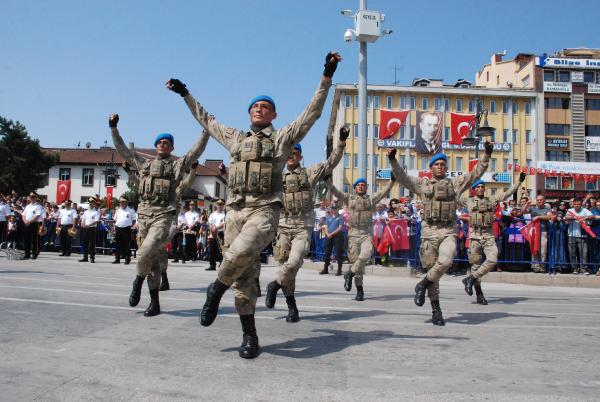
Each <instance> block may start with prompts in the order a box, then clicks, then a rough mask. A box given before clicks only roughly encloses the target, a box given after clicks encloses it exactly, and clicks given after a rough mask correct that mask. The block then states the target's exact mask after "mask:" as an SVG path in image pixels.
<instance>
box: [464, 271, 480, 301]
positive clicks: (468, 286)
mask: <svg viewBox="0 0 600 402" xmlns="http://www.w3.org/2000/svg"><path fill="white" fill-rule="evenodd" d="M476 280H477V278H475V277H474V276H473V275H469V276H467V277H466V278H465V279H463V280H462V283H463V285H465V292H467V294H468V295H469V296H473V285H474V284H475V281H476Z"/></svg>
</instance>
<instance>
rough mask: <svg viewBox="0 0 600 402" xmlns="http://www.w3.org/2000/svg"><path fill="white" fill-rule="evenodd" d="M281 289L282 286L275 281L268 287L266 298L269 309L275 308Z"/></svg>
mask: <svg viewBox="0 0 600 402" xmlns="http://www.w3.org/2000/svg"><path fill="white" fill-rule="evenodd" d="M279 289H281V285H280V284H279V283H277V281H273V282H271V283H269V284H268V285H267V295H266V296H265V306H266V307H267V308H273V307H275V301H276V300H277V292H278V291H279Z"/></svg>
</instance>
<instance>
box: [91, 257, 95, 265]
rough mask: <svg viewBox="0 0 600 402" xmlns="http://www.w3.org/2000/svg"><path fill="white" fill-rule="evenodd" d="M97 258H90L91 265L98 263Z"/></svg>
mask: <svg viewBox="0 0 600 402" xmlns="http://www.w3.org/2000/svg"><path fill="white" fill-rule="evenodd" d="M95 258H96V257H94V256H92V257H90V263H92V264H93V263H95V262H96V260H95Z"/></svg>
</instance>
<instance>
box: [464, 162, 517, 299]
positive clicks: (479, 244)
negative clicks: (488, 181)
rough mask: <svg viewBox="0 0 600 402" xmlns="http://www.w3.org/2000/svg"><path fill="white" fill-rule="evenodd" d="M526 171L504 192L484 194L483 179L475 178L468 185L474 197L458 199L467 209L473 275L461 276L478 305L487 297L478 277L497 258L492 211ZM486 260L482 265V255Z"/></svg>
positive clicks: (512, 192)
mask: <svg viewBox="0 0 600 402" xmlns="http://www.w3.org/2000/svg"><path fill="white" fill-rule="evenodd" d="M526 177H527V174H526V173H521V175H520V176H519V181H518V182H515V183H514V184H513V185H512V187H510V188H509V189H508V190H506V191H505V192H503V193H499V194H496V195H492V196H491V197H486V196H485V182H484V181H483V180H481V179H480V180H477V181H476V182H475V183H473V185H472V186H471V189H472V190H475V196H474V197H468V198H467V197H465V196H463V197H462V198H461V202H462V204H463V205H466V206H467V210H468V212H469V217H468V221H469V238H470V242H471V243H470V247H469V263H470V264H471V272H472V274H471V275H469V276H467V277H466V278H465V279H463V281H462V282H463V284H464V285H465V292H467V294H468V295H469V296H472V295H473V286H475V293H476V294H477V304H483V305H486V304H488V303H487V300H486V299H485V296H484V295H483V290H481V278H482V277H483V276H484V275H485V274H487V273H488V272H490V271H491V270H492V269H493V268H494V267H495V266H496V259H497V258H498V246H497V245H496V236H495V235H494V211H495V210H496V207H497V206H498V203H499V202H501V201H504V200H506V199H507V198H508V197H511V196H512V195H513V194H514V193H516V192H517V190H518V189H519V186H520V185H521V184H522V183H523V182H524V181H525V178H526ZM484 256H485V261H484V262H483V264H482V261H483V257H484Z"/></svg>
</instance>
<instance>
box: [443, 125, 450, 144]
mask: <svg viewBox="0 0 600 402" xmlns="http://www.w3.org/2000/svg"><path fill="white" fill-rule="evenodd" d="M444 141H450V127H444Z"/></svg>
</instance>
